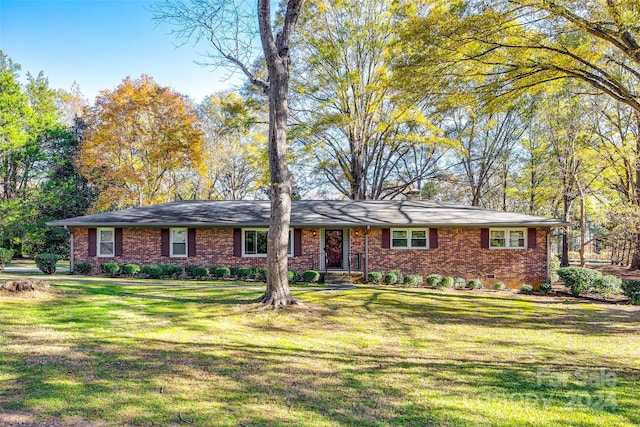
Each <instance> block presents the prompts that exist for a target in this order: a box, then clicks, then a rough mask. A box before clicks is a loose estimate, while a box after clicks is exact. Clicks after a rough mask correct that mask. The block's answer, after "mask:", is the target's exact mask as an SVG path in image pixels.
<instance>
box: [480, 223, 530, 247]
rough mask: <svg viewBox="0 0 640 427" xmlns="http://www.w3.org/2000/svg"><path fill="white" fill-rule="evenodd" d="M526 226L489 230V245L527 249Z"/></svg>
mask: <svg viewBox="0 0 640 427" xmlns="http://www.w3.org/2000/svg"><path fill="white" fill-rule="evenodd" d="M525 235H526V229H524V228H503V229H495V228H492V229H491V230H490V231H489V247H490V248H492V249H525V248H526V246H525Z"/></svg>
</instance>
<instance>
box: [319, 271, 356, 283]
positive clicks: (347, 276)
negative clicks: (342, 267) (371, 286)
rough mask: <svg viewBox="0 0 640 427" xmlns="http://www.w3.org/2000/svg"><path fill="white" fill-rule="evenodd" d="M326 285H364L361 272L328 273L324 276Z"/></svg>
mask: <svg viewBox="0 0 640 427" xmlns="http://www.w3.org/2000/svg"><path fill="white" fill-rule="evenodd" d="M324 283H335V284H352V283H362V272H361V271H352V272H348V271H327V272H326V273H325V275H324Z"/></svg>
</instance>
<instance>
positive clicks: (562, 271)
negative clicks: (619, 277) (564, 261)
mask: <svg viewBox="0 0 640 427" xmlns="http://www.w3.org/2000/svg"><path fill="white" fill-rule="evenodd" d="M558 275H559V276H560V278H561V279H562V280H563V281H564V283H565V285H567V286H568V287H569V289H571V293H572V294H573V295H576V296H577V295H580V294H581V293H582V292H587V291H589V290H590V289H591V288H593V287H594V286H595V285H596V282H597V281H598V280H601V279H602V273H600V272H599V271H598V270H592V269H590V268H582V267H565V268H559V269H558Z"/></svg>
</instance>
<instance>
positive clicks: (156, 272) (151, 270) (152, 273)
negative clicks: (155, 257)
mask: <svg viewBox="0 0 640 427" xmlns="http://www.w3.org/2000/svg"><path fill="white" fill-rule="evenodd" d="M140 271H141V273H142V274H144V275H146V276H147V278H149V279H160V278H162V277H163V276H164V269H163V268H162V267H160V266H159V265H145V266H144V267H142V268H141V269H140Z"/></svg>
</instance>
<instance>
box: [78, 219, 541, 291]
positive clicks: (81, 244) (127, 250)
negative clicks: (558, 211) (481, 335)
mask: <svg viewBox="0 0 640 427" xmlns="http://www.w3.org/2000/svg"><path fill="white" fill-rule="evenodd" d="M72 231H73V236H74V259H75V261H76V262H78V261H83V262H90V263H91V264H92V265H93V271H94V272H100V264H101V263H104V262H108V261H115V262H118V263H125V262H133V263H136V264H140V265H149V264H174V265H181V266H184V265H186V264H191V265H200V266H203V267H214V266H225V267H241V266H242V267H265V266H266V258H255V257H253V258H249V257H247V258H245V257H234V256H233V229H232V228H215V229H212V228H202V229H197V232H196V254H197V256H195V257H188V258H170V257H162V256H161V255H160V241H161V239H160V229H157V228H125V229H124V232H123V255H122V256H121V257H107V258H105V257H91V258H89V257H88V249H87V246H88V231H87V229H86V228H74V229H73V230H72ZM547 233H548V230H546V229H541V228H538V229H537V236H536V241H537V247H536V248H535V249H508V250H507V249H503V250H498V249H482V248H481V247H480V229H478V228H440V229H438V248H436V249H383V248H382V231H381V229H379V228H374V229H371V230H369V232H368V235H369V271H374V270H383V271H385V272H386V271H389V270H391V269H400V270H401V271H402V272H403V273H404V274H422V275H423V276H427V275H429V274H432V273H437V274H441V275H443V276H459V277H463V278H464V279H466V280H469V279H475V278H479V279H481V280H482V282H483V283H484V284H485V285H491V284H493V283H495V282H497V281H502V282H504V283H506V284H507V285H509V286H512V287H517V288H519V287H520V286H521V285H522V284H523V283H529V284H532V285H537V284H540V283H543V282H545V280H546V239H547ZM320 234H321V232H320V230H319V229H317V228H316V229H303V230H302V251H301V256H297V257H290V258H289V268H290V269H292V270H298V271H304V270H308V269H310V268H312V267H313V266H314V264H315V268H318V258H319V252H320ZM365 235H366V229H365V228H352V229H351V230H350V241H351V252H352V254H356V253H361V254H363V262H364V253H365ZM363 267H364V265H363ZM490 274H493V275H494V276H495V278H493V279H489V278H487V275H490Z"/></svg>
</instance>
